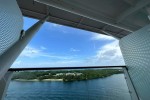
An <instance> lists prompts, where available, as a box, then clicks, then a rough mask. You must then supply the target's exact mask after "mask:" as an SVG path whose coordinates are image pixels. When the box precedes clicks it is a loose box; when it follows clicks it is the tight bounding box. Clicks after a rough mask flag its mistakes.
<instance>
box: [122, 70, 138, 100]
mask: <svg viewBox="0 0 150 100" xmlns="http://www.w3.org/2000/svg"><path fill="white" fill-rule="evenodd" d="M123 71H124V75H125V79H126V82H127V85H128V89H129V93H130V95H131V100H140V99H139V97H138V94H137V92H136V90H135V87H134V85H133V83H132V81H131V78H130V75H129V73H128V70H127V68H126V67H123Z"/></svg>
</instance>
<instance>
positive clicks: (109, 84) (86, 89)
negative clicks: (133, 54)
mask: <svg viewBox="0 0 150 100" xmlns="http://www.w3.org/2000/svg"><path fill="white" fill-rule="evenodd" d="M5 100H131V99H130V94H129V93H128V89H127V85H126V82H125V79H124V75H123V74H118V75H112V76H110V77H107V78H103V79H93V80H88V81H76V82H17V81H11V83H10V86H9V89H8V91H7V96H6V99H5Z"/></svg>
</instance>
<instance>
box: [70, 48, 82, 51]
mask: <svg viewBox="0 0 150 100" xmlns="http://www.w3.org/2000/svg"><path fill="white" fill-rule="evenodd" d="M70 51H72V52H78V51H80V50H78V49H74V48H71V49H70Z"/></svg>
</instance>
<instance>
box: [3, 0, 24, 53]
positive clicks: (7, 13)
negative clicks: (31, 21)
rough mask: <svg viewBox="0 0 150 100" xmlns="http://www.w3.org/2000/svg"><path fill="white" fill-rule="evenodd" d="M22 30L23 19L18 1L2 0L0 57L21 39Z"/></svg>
mask: <svg viewBox="0 0 150 100" xmlns="http://www.w3.org/2000/svg"><path fill="white" fill-rule="evenodd" d="M22 28H23V17H22V14H21V12H20V9H19V7H18V5H17V2H16V0H1V1H0V55H2V53H4V52H5V51H6V50H7V49H8V48H9V47H11V46H12V45H13V44H14V43H15V42H16V41H17V40H18V39H19V36H20V31H21V30H22Z"/></svg>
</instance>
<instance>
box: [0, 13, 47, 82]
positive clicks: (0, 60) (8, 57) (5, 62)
mask: <svg viewBox="0 0 150 100" xmlns="http://www.w3.org/2000/svg"><path fill="white" fill-rule="evenodd" d="M48 18H49V16H48V15H47V16H46V17H45V18H44V19H42V20H40V21H38V22H37V23H36V24H34V25H33V26H32V27H30V28H29V29H28V30H27V31H26V32H25V35H24V36H23V37H22V36H21V38H20V39H19V40H18V41H17V42H16V43H15V44H14V45H13V46H11V47H10V48H9V49H8V50H7V51H5V52H4V53H3V54H2V55H1V56H0V79H1V78H2V77H3V76H4V75H5V73H6V72H7V71H8V69H9V68H10V67H11V65H12V64H13V62H14V61H15V60H16V59H17V57H18V56H19V55H20V53H21V52H22V51H23V49H24V48H25V47H26V45H27V44H28V43H29V41H30V40H31V39H32V37H33V36H34V35H35V33H36V32H37V31H38V30H39V29H40V27H41V26H42V25H43V23H44V22H45V21H46V20H47V19H48Z"/></svg>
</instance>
